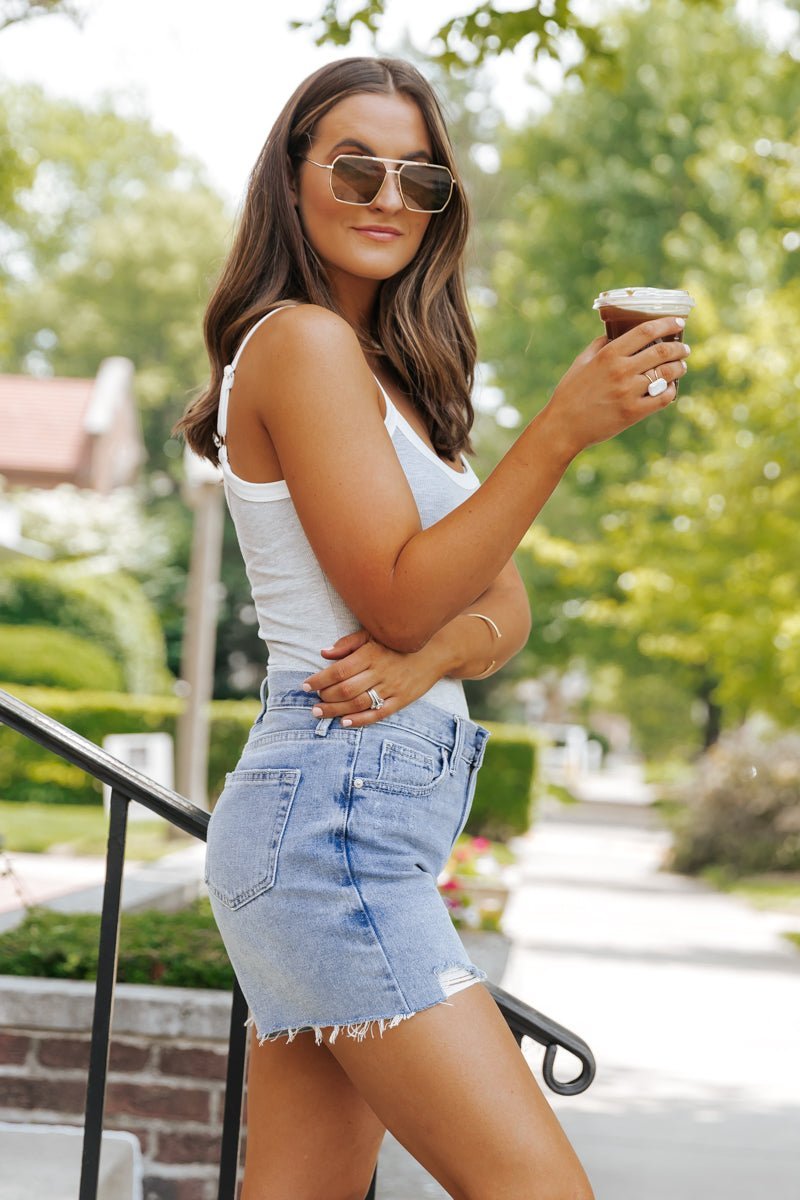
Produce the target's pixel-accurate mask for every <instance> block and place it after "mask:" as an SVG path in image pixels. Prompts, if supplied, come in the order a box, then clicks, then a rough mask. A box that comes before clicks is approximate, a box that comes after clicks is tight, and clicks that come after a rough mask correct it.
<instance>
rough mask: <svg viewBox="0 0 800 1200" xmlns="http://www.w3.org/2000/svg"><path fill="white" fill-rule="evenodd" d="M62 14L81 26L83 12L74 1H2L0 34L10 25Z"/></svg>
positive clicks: (0, 4) (0, 5) (0, 6)
mask: <svg viewBox="0 0 800 1200" xmlns="http://www.w3.org/2000/svg"><path fill="white" fill-rule="evenodd" d="M53 13H60V14H61V15H62V16H65V17H69V18H70V19H71V20H73V21H75V22H76V23H77V24H80V23H81V21H82V19H83V10H82V9H81V8H79V7H78V5H77V4H75V3H73V0H2V2H1V3H0V32H2V30H4V29H8V28H9V26H10V25H19V24H21V23H22V22H23V21H30V20H32V19H33V18H34V17H46V16H50V15H52V14H53Z"/></svg>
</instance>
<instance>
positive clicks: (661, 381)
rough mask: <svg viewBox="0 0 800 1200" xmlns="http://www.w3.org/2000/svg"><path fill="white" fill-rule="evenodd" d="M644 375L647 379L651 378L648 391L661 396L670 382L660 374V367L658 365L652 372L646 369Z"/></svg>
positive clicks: (650, 393) (652, 394)
mask: <svg viewBox="0 0 800 1200" xmlns="http://www.w3.org/2000/svg"><path fill="white" fill-rule="evenodd" d="M644 375H645V379H647V380H649V383H648V385H647V391H648V394H649V395H651V396H660V395H661V394H662V392H665V391H666V390H667V388H668V387H669V384H668V383H667V381H666V379H665V378H664V377H663V375H659V373H658V367H656V368H655V369H654V370H653V371H652V373H651V372H650V371H645V373H644Z"/></svg>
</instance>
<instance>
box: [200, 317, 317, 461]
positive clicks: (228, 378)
mask: <svg viewBox="0 0 800 1200" xmlns="http://www.w3.org/2000/svg"><path fill="white" fill-rule="evenodd" d="M296 307H297V306H296V305H295V304H294V303H291V304H282V305H281V306H280V308H273V309H270V311H269V312H268V313H264V316H263V317H259V319H258V320H257V321H256V323H255V325H253V326H252V328H250V329H248V331H247V333H246V334H245V335H244V337H243V338H242V340H241V342H240V343H239V349H238V350H237V351H236V354H235V355H234V358H233V362H232V363H230V364H229V365H228V366H227V367H224V368H223V371H222V386H221V387H220V389H219V406H218V408H217V432H216V433H215V434H214V445H215V446H216V447H217V448H219V447H220V446H221V445H222V444H223V442H224V441H225V433H226V431H227V428H228V397H229V396H230V394H231V388H232V387H233V380H234V376H235V374H236V367H237V366H238V363H239V359H240V358H241V355H242V351H243V350H244V348H245V346H246V345H247V343H248V342H249V341H250V338H251V337H252V336H253V334H254V333H255V331H256V330H257V329H258V327H259V325H263V324H264V322H265V321H267V320H269V318H270V317H274V316H275V313H277V312H282V311H283V309H284V308H296Z"/></svg>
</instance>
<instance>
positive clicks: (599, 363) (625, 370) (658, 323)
mask: <svg viewBox="0 0 800 1200" xmlns="http://www.w3.org/2000/svg"><path fill="white" fill-rule="evenodd" d="M684 325H685V322H684V321H681V320H680V318H677V317H659V318H657V319H656V320H653V321H644V322H643V323H642V324H641V325H637V326H636V327H635V328H634V329H629V330H628V332H627V333H623V334H622V335H621V336H620V337H618V338H615V339H614V340H613V341H609V340H608V338H606V337H599V338H595V340H594V341H593V342H590V343H589V345H588V346H587V347H586V349H585V350H584V351H582V353H581V354H579V355H578V357H577V358H576V359H575V361H574V362H573V364H572V366H571V367H570V368H569V370H568V371H567V372H566V374H565V375H564V376H563V378H562V379H561V381H560V382H559V384H558V386H557V388H556V389H555V391H554V392H553V395H552V397H551V399H550V401H549V403H548V404H547V409H548V410H550V412H551V413H553V414H554V415H555V413H558V414H559V419H560V424H561V426H562V427H563V429H564V432H565V436H566V437H567V439H568V441H569V448H570V454H571V456H573V457H574V455H575V454H578V453H579V452H580V451H581V450H583V449H585V448H586V447H587V446H593V445H595V444H596V443H597V442H604V441H606V439H607V438H611V437H614V436H615V435H616V434H618V433H621V432H622V430H623V429H627V428H628V427H629V426H630V425H635V424H636V422H637V421H641V419H642V418H643V417H646V416H649V415H650V413H653V412H656V411H657V410H658V409H660V408H666V406H667V405H668V404H670V403H671V402H672V401H673V400H674V399H675V393H676V388H675V382H676V380H678V379H680V378H681V377H682V376H683V375H684V374H685V373H686V357H687V355H688V354H689V347H688V346H686V345H685V344H684V343H683V342H679V341H678V342H676V341H674V340H669V341H659V340H658V339H659V338H668V339H673V338H674V337H675V334H676V331H677V332H680V330H682V329H683V326H684ZM648 371H649V372H650V375H649V376H648V375H647V374H646V373H645V372H648ZM656 375H659V376H661V378H662V379H665V380H666V381H667V384H668V387H667V389H666V391H664V392H662V393H661V395H659V396H651V395H649V393H648V391H647V389H648V386H649V384H650V383H651V382H652V381H653V379H654V378H655V376H656Z"/></svg>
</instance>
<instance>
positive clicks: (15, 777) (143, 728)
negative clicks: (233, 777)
mask: <svg viewBox="0 0 800 1200" xmlns="http://www.w3.org/2000/svg"><path fill="white" fill-rule="evenodd" d="M3 686H4V687H5V686H6V685H3ZM6 690H7V691H9V692H10V693H11V694H12V695H14V696H17V697H18V698H19V699H20V700H23V701H25V703H26V704H30V705H31V706H32V707H33V708H38V709H39V710H40V711H42V712H45V713H47V715H48V716H50V717H53V719H54V720H56V721H60V722H61V723H62V724H63V725H66V726H67V727H68V728H70V729H73V730H74V731H75V732H76V733H79V734H81V735H82V736H83V737H85V738H88V740H89V741H91V742H94V743H95V744H96V745H101V744H102V741H103V738H104V737H106V736H107V735H108V734H110V733H157V732H165V733H169V734H170V735H171V736H172V737H173V738H174V737H175V732H176V724H177V719H178V715H179V713H180V711H181V707H182V701H181V700H179V699H178V698H177V697H174V696H124V695H115V694H113V693H102V692H63V691H59V690H58V689H56V688H52V689H47V688H26V687H21V686H18V685H15V684H9V685H8V686H7V687H6ZM258 709H259V705H258V702H253V701H244V700H216V701H214V702H213V703H212V704H211V742H210V746H209V766H208V790H209V795H210V796H211V797H212V800H213V798H215V797H216V796H218V795H219V793H220V792H221V790H222V787H223V785H224V783H225V774H226V772H227V771H230V770H232V769H233V766H234V765H235V764H236V762H237V761H238V760H239V757H240V755H241V752H242V749H243V747H244V744H245V742H246V740H247V735H248V734H249V732H250V728H251V726H252V724H253V722H254V721H255V719H256V717H257V716H258ZM486 728H487V729H489V730H490V732H491V733H492V737H491V738H490V739H489V741H488V743H487V745H486V753H485V756H484V760H483V763H482V765H481V768H480V771H479V772H478V780H477V786H476V792H475V797H474V799H473V804H472V810H471V813H470V817H469V820H468V822H467V827H466V832H468V833H471V834H475V835H478V834H481V835H483V836H485V837H491V838H495V839H497V840H499V841H503V840H507V839H508V838H509V837H512V836H514V835H516V834H520V833H524V832H525V831H526V829H528V828H529V827H530V825H531V823H532V821H533V819H534V812H535V803H536V799H537V795H538V740H537V738H536V736H535V735H534V734H533V733H532V732H531V731H530V730H529V729H528V728H527V726H524V725H520V726H512V725H498V724H488V723H487V725H486ZM0 797H2V799H4V800H16V801H35V802H38V803H48V802H50V803H62V804H91V803H92V802H93V801H94V802H96V803H97V804H100V802H101V787H100V784H99V783H96V782H95V781H94V780H92V779H91V778H89V777H88V776H87V775H86V774H85V773H84V772H83V771H81V770H79V769H78V768H77V767H73V766H71V765H70V764H69V763H65V762H62V761H61V760H60V759H59V758H57V757H56V756H54V755H52V754H50V753H48V752H47V751H46V750H44V749H43V747H41V746H39V745H37V744H36V743H35V742H31V741H28V739H27V738H23V737H20V735H19V734H17V733H15V732H14V731H13V730H11V729H8V728H7V727H5V726H2V725H0Z"/></svg>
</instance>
